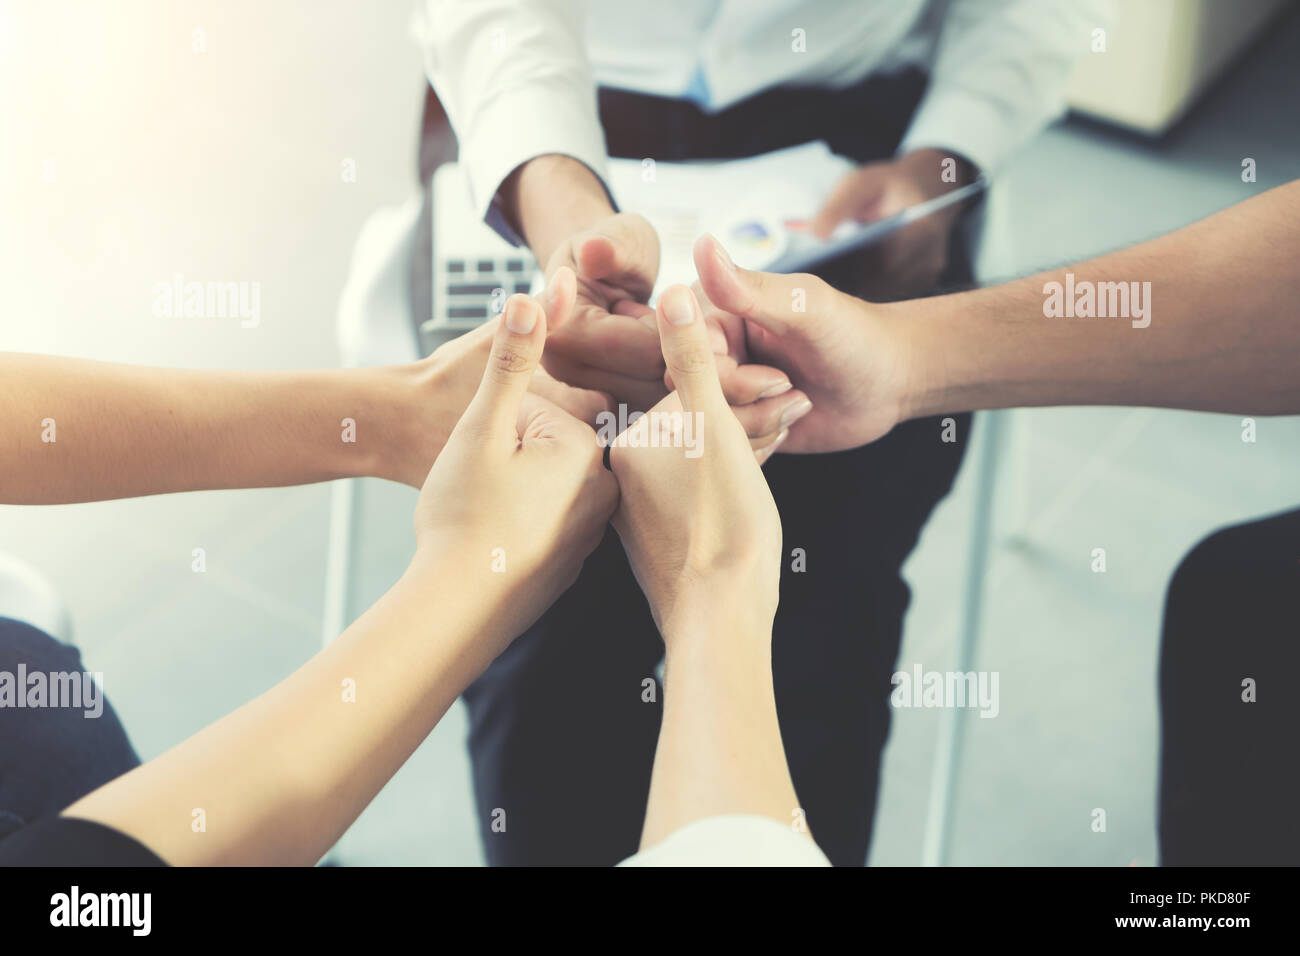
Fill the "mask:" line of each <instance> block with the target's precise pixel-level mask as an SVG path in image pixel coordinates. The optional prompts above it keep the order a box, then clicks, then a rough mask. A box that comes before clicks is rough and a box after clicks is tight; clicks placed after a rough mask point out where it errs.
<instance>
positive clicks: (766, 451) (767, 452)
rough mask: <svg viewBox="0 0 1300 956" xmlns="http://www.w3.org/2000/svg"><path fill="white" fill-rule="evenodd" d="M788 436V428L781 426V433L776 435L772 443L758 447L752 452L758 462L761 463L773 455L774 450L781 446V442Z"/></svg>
mask: <svg viewBox="0 0 1300 956" xmlns="http://www.w3.org/2000/svg"><path fill="white" fill-rule="evenodd" d="M789 437H790V429H788V428H783V429H782V430H781V434H779V435H777V436H776V441H774V442H772V444H770V445H768V446H767V447H766V448H760V449H759V450H758V451H756V452H754V454H755V455H756V456H757V457H758V463H759V464H760V465H761V464H763V463H764V462H766V461H767V460H768V459H769V458H771V457H772V456H773V455H775V454H776V450H777V449H778V448H780V447H781V443H782V442H784V441H785V440H786V439H787V438H789Z"/></svg>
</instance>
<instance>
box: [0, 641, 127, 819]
mask: <svg viewBox="0 0 1300 956" xmlns="http://www.w3.org/2000/svg"><path fill="white" fill-rule="evenodd" d="M20 665H21V666H23V667H25V670H26V672H27V673H28V674H34V673H38V672H39V673H45V674H49V673H52V672H62V673H69V674H80V673H83V672H84V670H85V667H84V665H83V664H82V662H81V654H80V653H79V652H78V651H77V649H76V648H75V647H72V646H70V645H68V644H62V643H60V642H59V641H56V640H55V639H54V638H52V637H50V636H49V635H48V634H46V633H45V632H43V631H40V630H37V629H36V628H34V627H32V626H30V625H28V624H24V623H22V622H21V621H15V620H12V619H10V618H4V617H0V671H4V672H8V673H9V674H13V675H17V674H18V672H19V668H20ZM100 695H101V699H102V702H103V711H102V713H100V714H99V716H98V717H88V716H85V711H84V710H83V709H78V708H72V707H34V708H33V707H22V708H18V707H5V708H2V709H0V838H3V837H4V836H6V835H7V834H9V833H12V832H13V831H15V830H17V829H19V828H21V827H23V826H25V825H27V824H28V823H32V822H35V821H36V820H39V819H41V818H43V817H48V816H53V815H54V814H57V813H59V812H60V811H61V810H63V809H64V808H65V807H67V806H68V805H69V804H71V803H73V802H74V801H76V800H78V799H80V798H81V797H83V796H85V795H86V794H88V793H90V792H91V791H92V790H94V789H96V788H97V787H99V786H101V785H102V784H105V783H107V782H108V781H110V780H112V779H114V778H115V777H119V776H121V775H122V774H124V773H126V772H127V771H128V770H131V769H132V768H134V767H136V766H139V764H140V758H139V757H137V756H136V753H135V750H134V749H133V748H132V747H131V742H130V740H128V739H127V736H126V731H125V730H124V729H123V727H122V723H121V721H119V720H118V718H117V714H116V713H115V712H114V710H113V708H112V706H111V705H110V704H109V702H108V699H107V698H106V697H104V696H103V688H100Z"/></svg>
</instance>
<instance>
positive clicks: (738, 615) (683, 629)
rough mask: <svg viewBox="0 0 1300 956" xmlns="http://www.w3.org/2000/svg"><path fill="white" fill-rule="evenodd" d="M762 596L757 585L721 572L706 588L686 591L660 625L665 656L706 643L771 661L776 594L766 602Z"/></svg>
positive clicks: (683, 651)
mask: <svg viewBox="0 0 1300 956" xmlns="http://www.w3.org/2000/svg"><path fill="white" fill-rule="evenodd" d="M747 577H749V576H747ZM773 591H775V589H773ZM762 593H763V588H761V587H754V586H749V587H746V586H745V582H744V581H742V580H740V579H735V578H730V579H729V578H726V577H724V576H723V575H722V574H718V575H713V576H712V577H711V579H710V580H709V581H708V582H707V585H705V583H704V582H701V584H700V586H699V587H691V586H689V585H688V586H686V587H684V588H683V590H682V592H681V593H679V594H678V596H677V599H676V600H675V601H674V602H673V606H672V608H671V609H670V611H669V612H668V613H667V614H666V615H665V616H664V618H663V620H662V621H661V624H660V626H661V627H662V628H663V638H664V644H665V646H666V647H667V648H668V653H669V655H674V654H675V653H679V652H680V653H689V652H690V651H691V650H693V649H696V648H698V647H700V646H701V645H705V646H709V647H725V648H727V649H728V651H729V652H734V653H741V654H745V655H748V656H757V657H758V658H760V659H764V660H769V659H770V657H771V651H772V622H773V620H774V618H775V616H776V601H775V593H774V594H773V596H772V600H771V601H770V602H769V601H768V600H765V599H764V598H763V597H762V596H761V595H762ZM756 595H760V596H757V597H756Z"/></svg>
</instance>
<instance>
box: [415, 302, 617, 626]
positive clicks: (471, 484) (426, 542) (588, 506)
mask: <svg viewBox="0 0 1300 956" xmlns="http://www.w3.org/2000/svg"><path fill="white" fill-rule="evenodd" d="M545 340H546V316H545V314H544V313H543V312H542V309H541V308H540V307H539V306H538V304H537V303H536V302H535V301H533V300H532V299H530V298H528V297H527V296H520V295H516V296H512V297H511V298H510V299H509V300H508V301H507V303H506V308H505V311H504V313H503V319H502V322H501V323H500V325H499V327H498V328H497V330H496V333H495V336H494V338H493V340H492V349H491V355H490V357H489V359H488V362H487V367H486V369H485V370H484V371H483V375H482V381H481V383H480V385H479V388H478V391H477V392H476V393H475V395H474V397H473V399H472V400H471V401H470V403H469V407H468V408H467V409H466V410H465V414H464V415H463V416H462V417H461V419H460V421H459V422H458V423H457V424H456V427H455V429H454V430H453V431H452V433H451V437H450V438H449V439H448V440H447V444H446V447H445V448H443V450H442V454H440V455H439V456H438V460H437V461H436V462H435V463H434V466H433V468H432V470H431V471H430V472H429V476H428V479H427V480H426V481H425V483H424V488H423V489H422V490H421V492H420V499H419V502H418V503H417V505H416V510H415V533H416V542H417V552H418V555H429V556H433V557H432V561H433V562H434V566H442V565H438V564H437V562H438V561H439V560H444V561H445V560H447V559H450V560H451V561H452V562H454V563H455V565H456V566H457V567H458V568H459V569H460V570H459V573H460V574H462V575H465V576H466V578H465V581H463V582H462V583H464V584H465V586H466V587H468V588H469V590H467V591H466V592H465V593H466V595H467V599H468V600H472V601H473V602H474V604H475V608H476V610H477V611H478V612H479V613H480V614H481V615H482V624H483V626H484V627H486V628H488V629H489V632H490V633H491V634H493V635H495V638H494V639H495V640H496V641H497V642H499V648H498V649H504V647H505V645H506V644H508V643H509V642H510V641H511V640H513V639H514V638H515V637H516V636H517V635H519V634H520V633H522V632H523V631H524V630H525V629H527V627H528V626H529V625H530V624H532V623H533V622H534V621H535V620H536V619H537V618H538V617H539V616H540V615H541V613H542V612H543V611H544V610H546V608H547V607H549V606H550V605H551V603H552V602H553V601H554V600H555V598H556V597H558V596H559V595H560V593H562V592H563V591H564V590H565V589H566V588H568V587H569V585H570V584H572V583H573V581H574V580H575V579H576V578H577V576H578V571H579V569H580V568H581V567H582V562H583V560H584V559H585V558H586V557H587V555H588V554H590V553H591V552H592V550H593V549H594V548H595V547H596V545H597V544H599V543H600V540H601V537H602V536H603V534H604V531H605V524H606V522H607V521H608V519H609V516H610V514H611V512H612V511H613V510H614V506H615V505H616V504H617V501H618V486H617V484H616V482H615V481H614V478H613V476H612V475H611V474H610V473H609V472H608V471H606V470H605V468H604V465H603V464H602V461H601V458H602V452H601V448H600V446H599V444H598V443H597V441H596V435H595V433H594V432H593V431H592V430H591V428H590V427H588V426H587V425H585V424H583V423H582V422H580V421H578V420H577V419H576V418H574V417H573V416H571V415H569V414H568V413H566V412H564V411H562V410H561V409H560V408H559V407H558V406H556V405H554V404H553V403H551V402H549V401H547V400H546V399H544V398H542V397H540V396H538V395H537V394H535V393H533V392H531V391H529V386H530V384H531V383H532V381H533V373H534V372H535V371H536V369H537V366H538V362H539V361H540V359H541V356H542V348H543V343H544V342H545ZM418 555H417V561H418V560H419V558H418Z"/></svg>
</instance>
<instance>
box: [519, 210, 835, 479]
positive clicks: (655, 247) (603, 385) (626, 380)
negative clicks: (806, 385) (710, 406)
mask: <svg viewBox="0 0 1300 956" xmlns="http://www.w3.org/2000/svg"><path fill="white" fill-rule="evenodd" d="M568 270H572V271H573V272H574V273H575V274H576V276H577V292H576V301H575V305H574V309H573V314H572V316H571V317H570V318H568V319H567V320H565V321H564V323H563V324H562V325H561V326H559V328H556V329H553V330H552V332H551V335H550V338H549V339H548V340H547V350H546V356H545V357H544V359H543V364H544V365H545V366H546V368H547V370H548V371H549V372H551V373H552V374H553V375H554V376H555V378H556V379H558V380H560V381H563V382H567V383H568V384H569V385H570V386H574V387H577V388H578V389H580V390H581V389H592V390H597V391H599V392H602V393H608V394H609V395H611V396H612V397H613V399H614V400H615V401H617V402H621V403H623V404H625V405H626V406H627V408H628V411H629V412H643V411H645V410H647V409H649V408H650V407H651V406H652V405H654V404H655V403H656V402H658V401H659V400H660V399H662V398H663V397H664V395H665V394H666V393H667V392H668V391H669V389H670V388H671V386H668V387H665V369H664V361H663V358H662V356H661V354H660V345H659V334H658V331H657V329H656V327H655V315H654V310H653V309H651V308H650V307H649V306H647V305H646V304H645V302H646V300H647V299H648V298H649V296H650V292H651V289H652V288H653V286H654V284H655V278H656V276H657V275H658V272H659V240H658V237H657V236H656V235H655V232H654V229H653V228H652V227H651V225H650V223H649V222H647V221H646V220H645V219H644V218H643V217H641V216H638V215H635V214H631V213H619V214H613V215H610V216H609V217H607V218H605V219H603V220H600V221H599V222H597V223H596V224H595V225H594V226H593V227H592V228H591V229H589V230H587V231H585V232H582V233H579V234H577V235H574V236H571V237H569V238H566V239H565V240H563V241H562V242H560V243H559V244H558V245H557V246H556V248H555V250H554V251H553V252H551V253H550V255H549V257H548V261H547V264H546V274H547V276H548V277H551V279H552V283H553V282H554V277H555V276H557V275H560V274H562V273H563V272H566V271H568ZM557 314H559V315H563V314H564V313H563V312H562V311H561V312H557V311H555V310H552V312H551V315H552V316H555V315H557ZM716 343H717V345H718V346H719V350H721V345H722V339H721V337H720V336H718V337H717V338H716ZM718 375H719V382H720V384H721V387H722V392H723V395H724V396H725V397H726V399H727V402H728V403H729V404H730V405H731V406H732V407H733V408H734V409H735V412H736V415H737V417H738V418H739V419H740V422H741V424H742V426H743V427H744V429H745V431H746V433H747V434H748V435H749V437H750V441H751V444H752V446H753V448H754V449H755V450H756V451H758V452H760V453H762V454H764V455H766V454H770V453H771V451H772V450H774V447H775V444H776V443H777V440H778V437H779V436H780V434H781V432H782V431H783V430H784V429H786V428H788V427H789V426H790V425H791V424H793V423H794V422H795V421H797V420H798V419H799V417H800V416H802V415H804V414H807V412H808V411H809V410H810V408H811V406H810V405H809V402H808V397H807V396H806V395H805V394H804V393H803V392H802V391H800V390H799V389H798V388H792V387H791V385H790V380H789V379H788V378H787V377H786V375H785V374H784V373H783V372H781V371H780V370H779V369H775V368H772V367H770V366H766V365H762V364H757V363H754V362H749V361H744V362H740V361H736V360H734V359H732V358H731V357H729V356H725V355H724V356H723V357H722V358H721V359H720V360H719V363H718ZM585 394H587V395H590V394H591V393H590V392H587V393H585ZM574 397H575V396H571V398H574ZM572 404H573V402H572V401H570V403H569V404H568V405H566V407H569V406H570V405H572ZM589 407H591V406H590V405H589Z"/></svg>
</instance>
